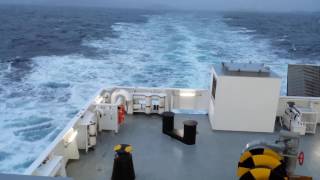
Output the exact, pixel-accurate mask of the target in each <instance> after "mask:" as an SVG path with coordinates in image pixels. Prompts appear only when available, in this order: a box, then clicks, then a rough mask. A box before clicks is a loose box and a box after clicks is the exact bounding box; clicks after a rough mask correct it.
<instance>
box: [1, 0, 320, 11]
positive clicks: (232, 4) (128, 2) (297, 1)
mask: <svg viewBox="0 0 320 180" xmlns="http://www.w3.org/2000/svg"><path fill="white" fill-rule="evenodd" d="M1 2H2V3H7V4H41V5H43V4H46V5H62V6H63V5H68V6H70V5H71V6H72V5H76V6H106V7H123V8H153V9H155V8H162V9H163V8H178V9H188V10H201V9H205V10H257V11H320V0H0V3H1Z"/></svg>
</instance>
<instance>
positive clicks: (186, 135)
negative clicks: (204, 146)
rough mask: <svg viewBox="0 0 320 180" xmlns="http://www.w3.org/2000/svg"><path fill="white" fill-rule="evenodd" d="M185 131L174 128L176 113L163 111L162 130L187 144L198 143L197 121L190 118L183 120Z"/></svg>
mask: <svg viewBox="0 0 320 180" xmlns="http://www.w3.org/2000/svg"><path fill="white" fill-rule="evenodd" d="M183 124H184V127H183V131H182V130H178V129H175V128H174V113H173V112H164V113H162V132H163V133H164V134H166V135H168V136H170V137H172V138H174V139H177V140H179V141H181V142H183V143H185V144H188V145H193V144H195V143H196V135H197V125H198V123H197V121H193V120H188V121H184V122H183Z"/></svg>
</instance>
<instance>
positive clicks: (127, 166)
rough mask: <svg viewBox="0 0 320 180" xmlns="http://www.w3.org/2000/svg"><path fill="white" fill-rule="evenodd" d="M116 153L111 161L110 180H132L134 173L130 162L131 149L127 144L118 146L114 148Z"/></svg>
mask: <svg viewBox="0 0 320 180" xmlns="http://www.w3.org/2000/svg"><path fill="white" fill-rule="evenodd" d="M114 151H115V152H116V154H115V158H114V161H113V171H112V177H111V179H112V180H134V179H135V173H134V168H133V161H132V155H131V151H132V147H131V145H128V144H119V145H116V146H115V147H114Z"/></svg>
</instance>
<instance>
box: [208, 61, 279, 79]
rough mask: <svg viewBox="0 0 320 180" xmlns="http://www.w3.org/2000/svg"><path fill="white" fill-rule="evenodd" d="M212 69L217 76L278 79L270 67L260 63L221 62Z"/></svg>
mask: <svg viewBox="0 0 320 180" xmlns="http://www.w3.org/2000/svg"><path fill="white" fill-rule="evenodd" d="M213 67H214V71H215V72H216V74H217V75H218V76H240V77H264V78H266V77H267V78H268V77H269V78H280V76H279V75H277V74H276V73H275V72H274V71H272V70H271V69H270V67H268V66H266V65H264V64H262V63H234V62H223V63H220V64H215V65H213Z"/></svg>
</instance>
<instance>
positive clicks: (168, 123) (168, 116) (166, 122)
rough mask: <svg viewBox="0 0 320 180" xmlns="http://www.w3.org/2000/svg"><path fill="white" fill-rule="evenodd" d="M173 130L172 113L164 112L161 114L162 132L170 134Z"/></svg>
mask: <svg viewBox="0 0 320 180" xmlns="http://www.w3.org/2000/svg"><path fill="white" fill-rule="evenodd" d="M173 128H174V113H173V112H164V113H162V132H163V133H164V134H171V133H172V132H173Z"/></svg>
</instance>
